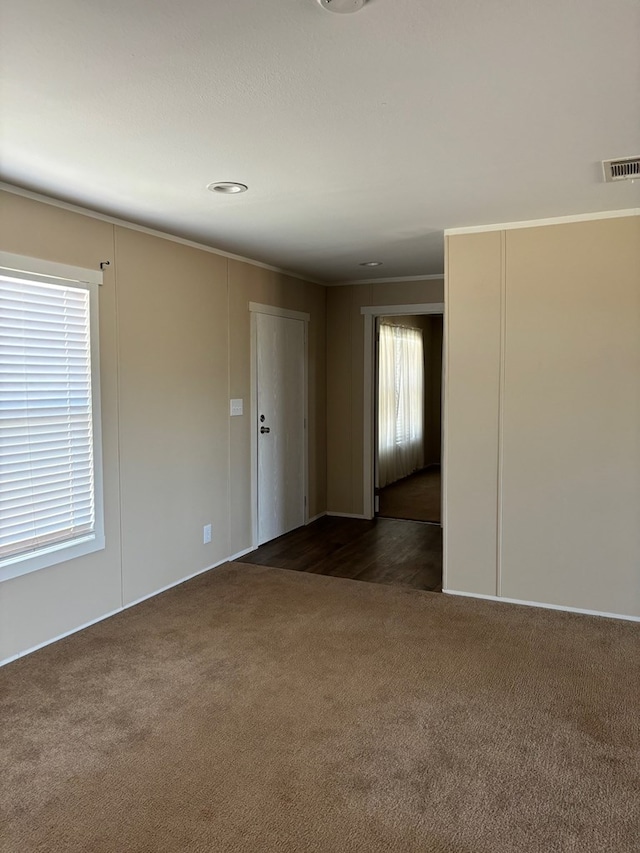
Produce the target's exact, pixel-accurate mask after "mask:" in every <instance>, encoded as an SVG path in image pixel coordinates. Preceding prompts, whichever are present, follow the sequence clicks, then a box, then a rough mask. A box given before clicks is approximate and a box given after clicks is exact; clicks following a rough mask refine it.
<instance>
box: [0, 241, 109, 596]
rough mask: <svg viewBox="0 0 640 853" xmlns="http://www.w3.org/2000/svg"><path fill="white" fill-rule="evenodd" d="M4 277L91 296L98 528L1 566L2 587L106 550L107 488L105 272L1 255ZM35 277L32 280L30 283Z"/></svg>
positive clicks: (96, 513)
mask: <svg viewBox="0 0 640 853" xmlns="http://www.w3.org/2000/svg"><path fill="white" fill-rule="evenodd" d="M0 274H2V275H7V276H13V277H19V278H22V279H25V280H27V281H29V280H32V281H34V282H38V281H39V282H45V283H48V284H58V285H64V286H65V287H78V288H81V289H83V290H87V291H88V293H89V336H90V338H89V339H90V352H91V414H92V425H93V488H94V496H93V497H94V512H95V528H94V532H93V533H89V534H84V535H81V536H79V537H77V538H76V539H73V540H71V541H67V542H59V543H56V544H54V545H48V546H44V547H42V548H39V549H37V550H35V551H27V552H24V553H22V554H16V555H14V556H12V557H8V558H6V559H5V560H3V561H1V562H0V583H2V582H3V581H7V580H11V579H13V578H17V577H20V576H22V575H26V574H29V573H30V572H35V571H39V570H41V569H46V568H49V567H50V566H55V565H58V564H60V563H63V562H67V561H68V560H73V559H75V558H76V557H83V556H85V555H87V554H92V553H94V552H96V551H101V550H103V549H104V548H105V532H104V488H103V464H102V416H101V405H100V404H101V393H100V316H99V301H100V300H99V288H100V285H101V284H102V272H101V271H98V270H91V269H85V268H83V267H74V266H69V265H67V264H59V263H55V262H53V261H45V260H42V259H39V258H30V257H25V256H24V255H15V254H11V253H9V252H0ZM30 276H31V279H30Z"/></svg>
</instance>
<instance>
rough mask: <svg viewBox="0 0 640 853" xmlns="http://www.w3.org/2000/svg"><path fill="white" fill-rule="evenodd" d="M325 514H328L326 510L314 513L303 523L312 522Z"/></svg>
mask: <svg viewBox="0 0 640 853" xmlns="http://www.w3.org/2000/svg"><path fill="white" fill-rule="evenodd" d="M325 515H328V513H327V511H326V510H325V511H324V512H319V513H318V514H317V515H314V516H313V517H312V518H309V519H308V520H307V521H306V522H305V523H306V524H313V522H314V521H318V520H319V519H321V518H324V517H325Z"/></svg>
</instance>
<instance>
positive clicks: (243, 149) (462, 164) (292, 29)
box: [0, 0, 640, 282]
mask: <svg viewBox="0 0 640 853" xmlns="http://www.w3.org/2000/svg"><path fill="white" fill-rule="evenodd" d="M0 9H1V27H2V33H3V35H2V46H1V49H0V76H1V79H2V84H1V89H0V109H1V116H2V118H1V131H0V132H1V142H2V164H1V165H2V176H3V178H4V180H6V181H9V182H11V183H14V184H18V185H20V186H23V187H26V188H29V189H32V190H37V191H39V192H43V193H46V194H50V195H54V196H56V197H59V198H62V199H65V200H67V201H71V202H75V203H77V204H81V205H85V206H88V207H92V208H95V209H97V210H100V211H103V212H106V213H109V214H111V215H114V216H119V217H122V218H125V219H130V220H133V221H135V222H138V223H141V224H144V225H148V226H151V227H155V228H159V229H162V230H166V231H170V232H172V233H174V234H178V235H181V236H185V237H189V238H191V239H194V240H197V241H200V242H203V243H207V244H208V245H211V246H215V247H218V248H220V249H224V250H226V251H230V252H236V253H239V254H242V255H246V256H249V257H252V258H255V259H257V260H261V261H264V262H266V263H270V264H275V265H278V266H280V267H285V268H287V269H291V270H294V271H297V272H298V273H304V274H307V275H310V276H312V277H314V278H317V279H321V280H324V281H328V282H332V281H338V280H352V279H357V278H362V279H364V278H366V279H370V278H372V277H373V276H380V277H389V276H415V275H422V274H433V273H439V272H441V271H442V269H443V240H442V231H443V229H444V228H446V227H456V226H462V225H476V224H487V223H494V222H506V221H513V220H522V219H536V218H541V217H551V216H563V215H568V214H576V213H587V212H593V211H600V210H614V209H621V208H628V207H634V206H637V205H638V201H639V198H640V195H639V194H640V184H638V183H636V184H635V185H632V184H630V183H626V184H617V185H615V184H613V185H612V184H604V183H603V182H602V178H601V174H600V170H599V161H600V160H602V159H604V158H610V157H621V156H630V155H635V154H638V153H640V100H639V95H638V92H639V87H638V84H639V81H640V0H446V2H442V0H369V2H368V3H367V5H366V6H365V7H364V9H363V10H362V11H360V12H358V13H357V14H353V15H335V14H331V13H329V12H326V11H325V10H323V9H322V8H321V7H320V5H319V4H318V3H317V2H316V0H172V1H171V2H170V1H169V0H109V2H103V3H96V2H86V0H56V2H51V0H0ZM215 180H222V181H224V180H227V181H229V180H231V181H242V182H244V183H247V184H248V185H249V187H250V190H249V192H248V193H245V194H244V195H239V196H218V195H214V194H213V193H211V192H208V191H207V190H206V188H205V187H206V185H207V184H208V183H209V182H210V181H215ZM367 260H381V261H383V262H384V265H383V266H382V267H379V268H378V269H377V270H375V271H372V270H371V269H365V268H362V267H359V266H358V264H359V262H361V261H367Z"/></svg>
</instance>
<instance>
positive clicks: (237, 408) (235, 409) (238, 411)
mask: <svg viewBox="0 0 640 853" xmlns="http://www.w3.org/2000/svg"><path fill="white" fill-rule="evenodd" d="M243 402H244V401H243V400H231V409H230V411H231V417H232V418H235V417H237V416H238V415H242V414H243Z"/></svg>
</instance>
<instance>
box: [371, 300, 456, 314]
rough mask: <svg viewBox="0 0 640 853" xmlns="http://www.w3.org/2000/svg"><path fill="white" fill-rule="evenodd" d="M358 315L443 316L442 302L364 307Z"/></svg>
mask: <svg viewBox="0 0 640 853" xmlns="http://www.w3.org/2000/svg"><path fill="white" fill-rule="evenodd" d="M360 313H361V314H364V315H365V316H371V317H389V316H392V315H394V314H400V315H402V314H444V302H422V303H420V304H419V305H364V306H363V307H362V308H361V309H360Z"/></svg>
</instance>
